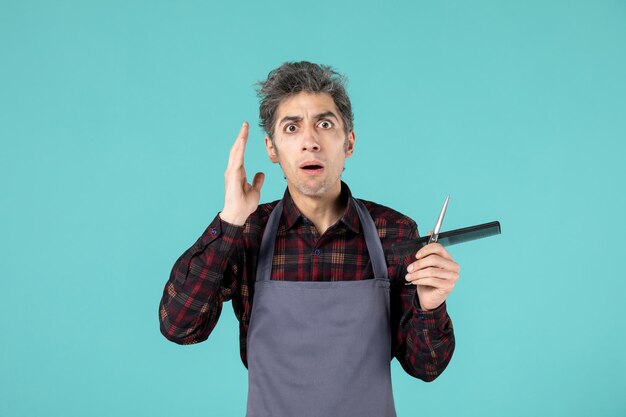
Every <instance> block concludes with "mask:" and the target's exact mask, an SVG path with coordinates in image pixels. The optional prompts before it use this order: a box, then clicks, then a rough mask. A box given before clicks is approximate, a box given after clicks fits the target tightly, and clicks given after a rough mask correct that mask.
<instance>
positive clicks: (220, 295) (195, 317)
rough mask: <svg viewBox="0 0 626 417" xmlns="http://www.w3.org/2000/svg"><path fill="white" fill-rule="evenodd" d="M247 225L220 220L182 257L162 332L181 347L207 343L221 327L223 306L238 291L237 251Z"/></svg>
mask: <svg viewBox="0 0 626 417" xmlns="http://www.w3.org/2000/svg"><path fill="white" fill-rule="evenodd" d="M243 229H244V227H243V226H236V225H232V224H230V223H227V222H225V221H223V220H221V218H220V217H219V214H218V215H217V216H215V219H213V221H212V222H211V224H210V225H209V226H208V227H207V228H206V230H205V231H204V233H203V234H202V236H200V238H199V239H198V240H197V241H196V242H195V243H194V244H193V246H191V247H190V248H189V249H187V250H186V251H185V252H184V253H183V254H182V255H181V256H180V258H178V260H177V261H176V263H175V264H174V267H173V268H172V272H171V274H170V277H169V280H168V281H167V283H166V284H165V289H164V290H163V297H162V298H161V302H160V305H159V322H160V328H161V333H162V334H163V336H165V337H166V338H167V339H168V340H171V341H172V342H175V343H178V344H193V343H198V342H202V341H204V340H206V339H207V338H208V337H209V334H210V333H211V331H212V330H213V328H214V327H215V325H216V324H217V320H218V319H219V316H220V312H221V310H222V304H223V302H224V301H228V300H230V298H231V297H232V294H234V293H235V292H236V290H237V285H238V282H239V280H238V279H237V274H238V272H239V271H240V270H241V269H240V268H238V267H237V253H238V251H237V250H236V249H237V247H238V246H239V245H241V242H242V236H243Z"/></svg>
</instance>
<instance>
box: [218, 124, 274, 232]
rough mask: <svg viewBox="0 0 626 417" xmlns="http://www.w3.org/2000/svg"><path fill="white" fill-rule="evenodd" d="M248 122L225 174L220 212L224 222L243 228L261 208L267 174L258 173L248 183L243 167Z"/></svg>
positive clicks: (235, 145)
mask: <svg viewBox="0 0 626 417" xmlns="http://www.w3.org/2000/svg"><path fill="white" fill-rule="evenodd" d="M248 128H249V126H248V122H244V123H243V126H241V130H240V131H239V135H238V136H237V139H235V143H234V144H233V147H232V148H231V150H230V156H229V157H228V166H227V167H226V172H224V183H225V186H224V188H225V192H224V209H223V210H222V211H221V212H220V217H221V218H222V220H224V221H226V222H228V223H231V224H235V225H238V226H242V225H243V224H244V223H245V222H246V219H247V218H248V216H250V215H251V214H252V213H253V212H254V211H255V210H256V209H257V207H258V206H259V200H260V198H261V187H262V186H263V181H264V180H265V174H263V173H262V172H257V173H256V174H255V176H254V179H253V180H252V184H250V183H248V180H247V178H246V170H245V168H244V167H243V155H244V152H245V150H246V143H247V142H248Z"/></svg>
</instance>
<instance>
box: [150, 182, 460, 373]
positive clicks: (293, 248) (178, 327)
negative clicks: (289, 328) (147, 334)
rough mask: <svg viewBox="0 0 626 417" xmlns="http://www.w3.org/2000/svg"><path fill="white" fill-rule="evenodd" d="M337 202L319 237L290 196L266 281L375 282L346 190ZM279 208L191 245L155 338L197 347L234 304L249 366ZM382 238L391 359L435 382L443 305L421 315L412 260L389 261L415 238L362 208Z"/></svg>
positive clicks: (217, 222) (443, 354) (450, 342)
mask: <svg viewBox="0 0 626 417" xmlns="http://www.w3.org/2000/svg"><path fill="white" fill-rule="evenodd" d="M341 196H342V197H341V198H344V199H347V201H348V204H347V207H346V210H345V212H344V215H343V217H342V218H341V219H339V221H337V223H335V224H334V225H333V226H331V227H330V228H329V229H328V230H327V231H326V232H325V233H324V234H323V235H322V236H320V235H319V234H318V232H317V229H316V228H315V226H314V225H313V224H312V223H311V222H310V221H309V220H308V219H306V218H305V217H304V216H303V215H302V214H301V213H300V210H298V208H297V207H296V205H295V204H294V202H293V200H292V199H291V196H290V195H289V191H288V190H287V191H286V192H285V196H284V197H283V201H284V208H283V215H282V219H281V222H280V226H279V228H278V232H277V235H276V250H275V253H274V259H273V263H272V279H273V280H287V281H321V280H327V281H338V280H360V279H371V278H373V271H372V265H371V263H370V260H369V255H368V252H367V247H366V245H365V238H364V237H363V233H362V232H361V231H360V229H359V223H360V222H359V217H358V214H357V211H356V208H355V206H354V202H353V201H351V198H350V197H351V193H350V190H349V188H348V186H347V185H345V184H344V183H342V193H341ZM277 203H278V202H277V201H276V202H273V203H268V204H261V205H259V207H258V209H257V210H256V211H255V212H254V213H253V214H252V215H250V217H249V218H248V220H247V221H246V223H245V225H243V226H235V225H232V224H229V223H227V222H225V221H222V220H221V219H220V217H219V215H218V216H216V217H215V219H214V220H213V221H212V222H211V224H210V225H209V227H208V228H207V229H206V230H205V232H204V233H203V234H202V236H201V237H200V238H199V239H198V240H197V241H196V243H195V244H194V245H193V246H192V247H191V248H189V249H187V251H185V253H183V254H182V256H181V257H180V258H178V260H177V261H176V263H175V264H174V267H173V269H172V273H171V275H170V279H169V280H168V282H167V284H166V285H165V290H164V292H163V298H162V299H161V305H160V308H159V319H160V322H161V333H163V335H164V336H165V337H166V338H168V339H169V340H171V341H173V342H176V343H179V344H192V343H198V342H202V341H203V340H206V339H207V338H208V337H209V334H210V333H211V331H212V330H213V328H214V327H215V325H216V324H217V320H218V318H219V316H220V312H221V311H222V304H223V302H224V301H229V300H230V301H232V303H233V308H234V311H235V315H236V316H237V319H238V320H239V323H240V325H239V333H240V348H241V359H242V361H243V363H244V365H245V366H247V352H246V345H247V344H246V340H247V334H248V325H249V323H250V312H251V311H252V300H253V292H254V281H255V276H256V267H257V257H258V253H259V249H260V245H261V237H262V236H263V231H264V229H265V225H266V223H267V220H268V218H269V215H270V213H271V211H272V209H273V208H274V207H275V206H276V204H277ZM363 203H364V204H365V206H366V207H367V209H368V211H369V213H370V215H371V216H372V218H373V219H374V223H375V224H376V228H377V230H378V235H379V237H380V239H381V242H382V246H383V250H384V252H385V258H386V261H387V269H388V273H389V279H390V281H391V338H392V340H391V349H392V350H391V352H392V355H393V356H394V357H396V358H397V359H398V361H400V364H401V365H402V367H403V368H404V369H405V371H406V372H407V373H409V374H410V375H413V376H414V377H416V378H420V379H423V380H425V381H432V380H433V379H435V378H436V377H437V376H438V375H439V374H440V373H441V372H442V371H443V370H444V369H445V367H446V366H447V365H448V362H449V361H450V358H451V356H452V352H453V351H454V332H453V329H452V322H451V321H450V317H449V316H448V314H447V312H446V307H445V303H444V304H443V305H442V306H441V307H439V308H438V309H436V310H433V311H422V310H420V308H419V300H418V297H416V295H415V286H414V285H405V282H406V281H405V280H404V276H405V275H406V268H407V266H408V265H409V264H410V263H411V262H412V261H413V259H414V258H412V257H410V256H408V257H405V258H398V257H395V256H394V254H393V252H392V250H391V245H392V244H393V243H394V242H400V241H406V240H408V239H416V238H418V237H419V235H418V231H417V226H416V224H415V222H414V221H413V220H411V219H409V218H408V217H406V216H404V215H402V214H400V213H398V212H396V211H394V210H392V209H390V208H388V207H385V206H381V205H379V204H376V203H372V202H368V201H363Z"/></svg>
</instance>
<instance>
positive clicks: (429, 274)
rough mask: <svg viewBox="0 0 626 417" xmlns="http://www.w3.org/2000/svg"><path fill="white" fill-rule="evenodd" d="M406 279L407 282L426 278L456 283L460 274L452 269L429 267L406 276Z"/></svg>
mask: <svg viewBox="0 0 626 417" xmlns="http://www.w3.org/2000/svg"><path fill="white" fill-rule="evenodd" d="M405 278H406V280H407V281H414V280H419V279H424V278H437V279H442V280H452V281H456V280H457V279H458V278H459V273H458V272H456V271H453V270H450V269H441V268H436V267H429V268H424V269H420V270H419V271H415V272H411V273H409V274H406V276H405Z"/></svg>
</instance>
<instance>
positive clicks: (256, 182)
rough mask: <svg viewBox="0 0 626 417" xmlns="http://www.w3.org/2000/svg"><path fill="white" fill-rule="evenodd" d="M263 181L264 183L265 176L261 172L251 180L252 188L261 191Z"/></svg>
mask: <svg viewBox="0 0 626 417" xmlns="http://www.w3.org/2000/svg"><path fill="white" fill-rule="evenodd" d="M263 181H265V174H264V173H262V172H257V173H256V174H255V175H254V178H253V179H252V188H256V189H257V190H258V191H261V187H262V186H263Z"/></svg>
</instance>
